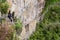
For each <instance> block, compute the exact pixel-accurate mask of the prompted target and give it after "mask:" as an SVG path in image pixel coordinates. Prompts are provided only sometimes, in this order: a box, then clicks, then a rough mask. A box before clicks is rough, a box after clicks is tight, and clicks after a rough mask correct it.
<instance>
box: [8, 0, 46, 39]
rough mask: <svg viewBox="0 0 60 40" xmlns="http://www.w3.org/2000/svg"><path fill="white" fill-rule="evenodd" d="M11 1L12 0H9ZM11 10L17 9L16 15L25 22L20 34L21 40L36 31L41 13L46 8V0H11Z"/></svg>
mask: <svg viewBox="0 0 60 40" xmlns="http://www.w3.org/2000/svg"><path fill="white" fill-rule="evenodd" d="M8 1H10V0H8ZM11 4H12V6H11V10H12V11H15V16H16V17H17V18H20V19H21V22H22V24H23V27H22V32H21V35H20V39H21V40H23V39H24V40H27V38H29V36H30V35H31V34H32V33H33V31H35V29H36V23H37V22H38V21H39V19H40V14H41V12H42V9H43V8H44V4H45V1H44V0H11Z"/></svg>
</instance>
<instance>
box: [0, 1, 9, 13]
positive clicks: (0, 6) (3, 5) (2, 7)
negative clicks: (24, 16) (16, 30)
mask: <svg viewBox="0 0 60 40" xmlns="http://www.w3.org/2000/svg"><path fill="white" fill-rule="evenodd" d="M8 8H9V5H8V3H7V2H6V0H2V1H1V2H0V12H1V13H2V14H6V13H7V10H8Z"/></svg>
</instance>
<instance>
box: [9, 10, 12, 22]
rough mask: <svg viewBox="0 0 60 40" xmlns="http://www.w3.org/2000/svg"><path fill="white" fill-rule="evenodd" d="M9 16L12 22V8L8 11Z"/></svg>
mask: <svg viewBox="0 0 60 40" xmlns="http://www.w3.org/2000/svg"><path fill="white" fill-rule="evenodd" d="M8 18H9V19H10V21H11V22H12V14H11V13H10V10H9V13H8Z"/></svg>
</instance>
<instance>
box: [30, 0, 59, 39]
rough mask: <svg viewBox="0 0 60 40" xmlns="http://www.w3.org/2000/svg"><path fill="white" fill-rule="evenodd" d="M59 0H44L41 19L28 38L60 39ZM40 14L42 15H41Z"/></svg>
mask: <svg viewBox="0 0 60 40" xmlns="http://www.w3.org/2000/svg"><path fill="white" fill-rule="evenodd" d="M59 2H60V0H46V5H45V9H44V10H43V12H42V13H43V14H44V17H43V20H42V21H41V22H40V23H38V25H37V28H36V31H35V32H34V33H33V34H32V35H31V37H30V38H29V40H60V3H59ZM43 14H42V15H43Z"/></svg>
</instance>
